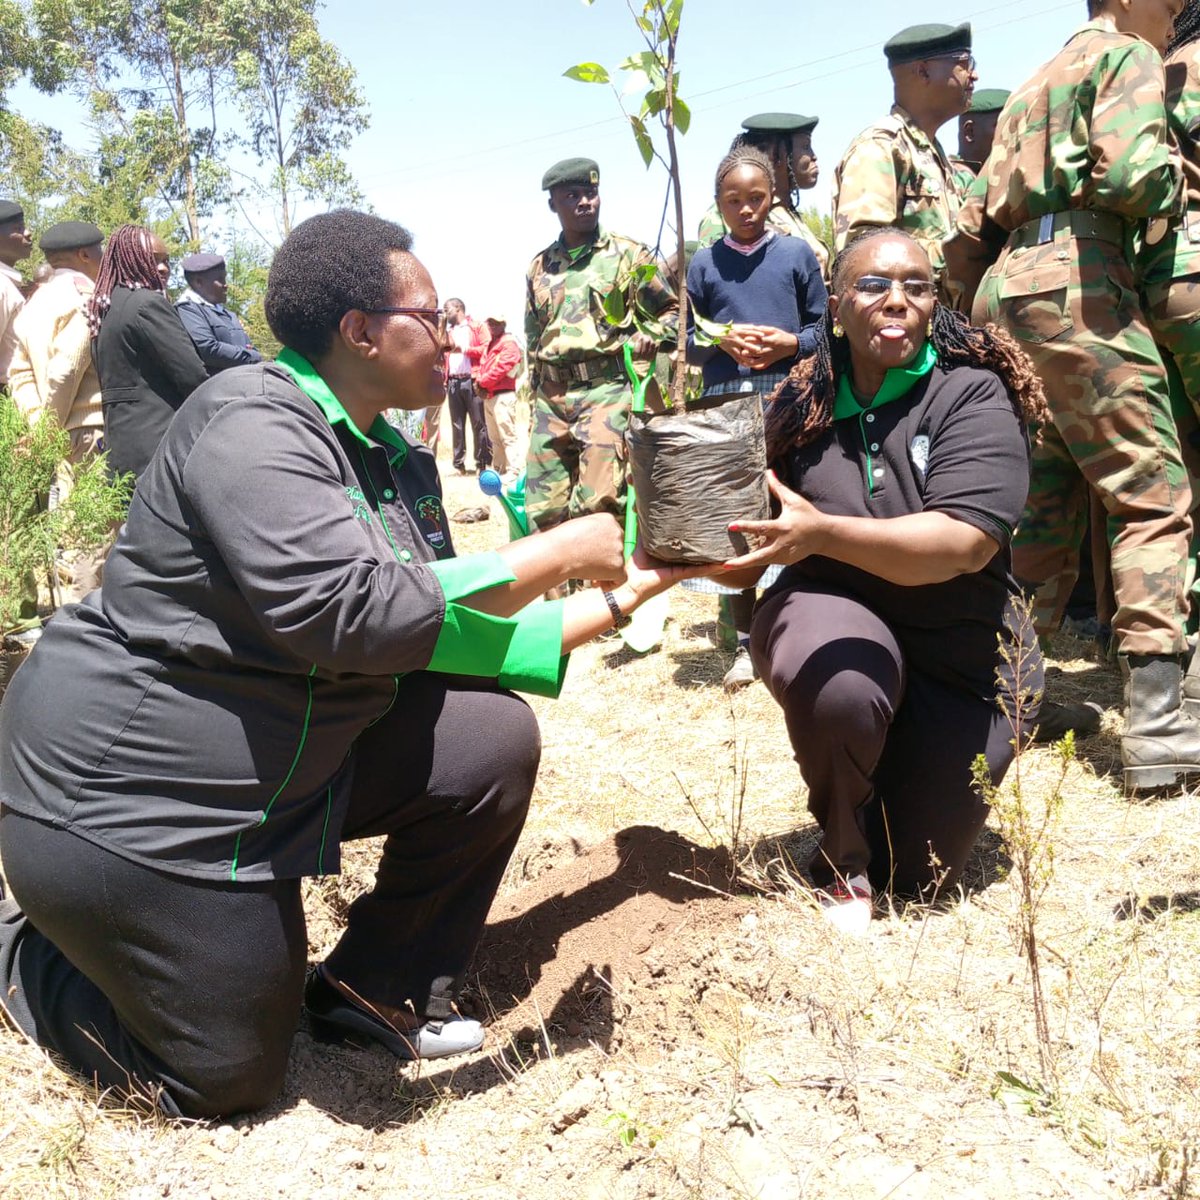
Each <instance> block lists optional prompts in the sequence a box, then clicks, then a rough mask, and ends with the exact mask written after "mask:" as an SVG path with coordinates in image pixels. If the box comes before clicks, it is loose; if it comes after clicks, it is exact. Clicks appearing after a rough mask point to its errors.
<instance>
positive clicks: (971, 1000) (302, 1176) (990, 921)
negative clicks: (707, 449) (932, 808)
mask: <svg viewBox="0 0 1200 1200" xmlns="http://www.w3.org/2000/svg"><path fill="white" fill-rule="evenodd" d="M472 488H473V483H472V481H469V480H465V479H464V480H450V481H449V492H450V496H449V503H448V508H449V511H450V512H452V513H453V512H454V511H455V510H456V508H458V507H463V506H466V505H468V504H474V503H476V502H477V500H476V495H475V494H473V493H472ZM498 515H499V514H497V517H498ZM501 530H502V526H501V523H500V522H499V520H498V519H495V518H494V519H493V520H492V521H490V522H488V523H487V524H486V525H476V526H466V527H456V536H457V537H458V540H459V542H460V549H471V548H474V547H477V546H483V545H488V544H491V543H492V542H493V541H495V540H498V539H499V537H500V535H501ZM714 608H715V603H714V601H713V600H712V599H711V598H706V597H695V596H690V595H688V594H686V593H678V594H677V596H676V598H675V600H674V602H673V613H672V621H671V624H670V626H669V628H668V637H667V640H666V643H665V645H664V647H663V649H662V650H661V651H660V652H659V653H656V654H652V655H648V656H646V657H644V658H636V657H632V656H630V655H629V654H628V652H626V651H625V650H624V649H623V648H622V646H621V644H620V643H619V642H613V641H608V642H599V643H595V644H593V645H592V646H589V647H586V648H584V649H583V650H582V651H580V652H577V653H576V655H575V656H574V661H573V662H572V665H571V669H570V672H569V675H568V683H567V687H566V690H565V693H564V696H563V698H562V699H561V700H560V701H558V702H556V703H550V702H542V701H537V702H535V704H536V707H537V709H538V712H539V715H540V717H541V720H542V727H543V734H544V741H545V754H544V759H543V767H542V772H541V775H540V779H539V784H538V790H537V795H536V797H535V803H534V808H533V812H532V815H531V819H530V822H529V825H528V828H527V830H526V833H525V835H524V837H523V838H522V841H521V844H520V846H519V848H518V851H517V854H516V856H515V857H514V860H513V863H512V865H511V867H510V870H509V873H508V875H507V877H506V879H505V883H504V885H503V889H504V892H505V894H508V893H511V892H513V891H514V890H515V889H517V888H519V887H520V886H521V885H522V883H524V882H525V881H527V880H529V879H532V878H536V877H537V876H539V875H540V874H541V873H542V872H543V871H545V870H546V869H547V868H549V867H551V866H553V865H554V864H555V863H556V862H561V861H563V860H564V859H569V858H571V857H573V856H574V855H576V854H578V853H580V852H582V851H583V850H584V849H585V848H586V847H588V846H591V845H594V844H596V843H598V842H601V841H603V840H604V839H605V838H607V837H609V836H611V835H612V834H614V833H615V832H617V831H619V830H621V829H623V828H626V827H627V826H630V825H635V824H650V825H658V826H661V827H662V828H664V829H672V830H678V831H679V832H680V833H681V834H683V835H684V836H686V837H688V838H690V839H692V840H695V841H697V842H699V843H704V844H712V843H721V844H726V845H733V844H735V843H736V844H737V845H738V846H739V848H740V855H739V856H740V859H741V861H742V866H743V876H744V879H745V881H746V883H747V884H748V885H749V886H748V887H747V893H746V896H745V898H744V899H743V900H741V901H740V902H739V903H738V905H737V906H736V911H733V910H730V911H731V912H732V915H731V916H730V917H729V918H728V920H727V922H726V923H725V925H723V926H722V927H721V931H720V936H714V937H712V938H711V939H709V940H708V941H707V942H697V941H696V940H695V939H694V938H693V939H692V940H691V941H688V940H687V938H686V937H685V936H684V934H682V933H681V935H680V939H679V942H678V954H677V956H676V957H675V958H671V957H670V951H671V947H669V946H664V947H660V950H661V951H662V953H663V954H664V956H665V957H666V959H667V961H668V963H669V967H668V969H667V970H665V971H664V972H661V973H660V974H658V975H656V976H655V977H653V978H651V979H648V980H645V981H643V982H641V983H637V984H634V983H632V982H630V981H624V980H620V979H618V980H615V981H614V984H613V986H614V988H615V989H616V990H618V991H619V993H620V995H619V999H620V1003H619V1004H618V1005H616V1006H615V1008H616V1009H617V1010H618V1011H619V1012H620V1013H623V1014H625V1015H624V1016H623V1018H622V1019H621V1022H620V1023H621V1032H622V1036H621V1038H620V1040H619V1042H618V1043H616V1044H615V1048H610V1049H608V1050H604V1049H602V1048H601V1047H600V1046H599V1045H595V1044H593V1045H591V1046H588V1045H586V1044H583V1045H581V1044H579V1043H578V1042H577V1041H576V1042H572V1041H571V1040H570V1039H568V1038H565V1037H564V1036H563V1034H562V1031H561V1030H558V1029H556V1028H553V1027H549V1026H547V1027H545V1028H543V1029H542V1030H541V1031H539V1036H538V1039H537V1042H540V1044H527V1043H522V1044H517V1043H515V1042H514V1043H510V1044H508V1045H505V1046H497V1047H494V1048H493V1053H492V1056H491V1057H490V1058H489V1057H487V1056H483V1057H481V1058H480V1059H477V1060H474V1061H473V1062H471V1063H469V1064H466V1065H463V1066H461V1067H460V1066H455V1065H451V1066H448V1067H442V1066H438V1067H437V1069H435V1070H430V1069H426V1070H425V1071H424V1072H419V1071H415V1070H413V1069H412V1068H406V1067H398V1066H397V1065H396V1064H395V1063H393V1062H392V1061H391V1060H390V1059H388V1058H387V1056H386V1055H383V1054H375V1053H374V1052H371V1053H368V1054H354V1053H352V1052H349V1051H326V1052H324V1053H325V1054H326V1057H325V1058H324V1059H321V1060H320V1062H324V1063H325V1064H326V1067H325V1068H324V1069H326V1070H334V1069H336V1070H337V1071H339V1072H341V1081H340V1083H339V1087H342V1088H343V1090H344V1091H345V1092H346V1093H347V1094H348V1095H349V1094H351V1093H353V1095H354V1097H355V1104H356V1105H357V1107H354V1106H351V1105H350V1104H349V1102H348V1101H347V1104H346V1106H345V1107H343V1108H336V1107H335V1106H333V1105H331V1104H328V1103H325V1102H323V1101H321V1100H320V1099H319V1098H317V1097H316V1096H314V1095H310V1094H309V1093H307V1092H305V1091H304V1090H303V1088H301V1089H300V1096H301V1098H300V1099H296V1098H295V1097H293V1098H292V1100H291V1101H290V1102H289V1103H287V1104H286V1105H284V1106H281V1107H280V1108H278V1109H276V1110H272V1111H271V1112H269V1113H267V1114H264V1115H261V1116H258V1117H253V1118H246V1119H242V1120H239V1121H237V1122H235V1123H234V1127H232V1128H230V1127H221V1128H217V1129H213V1128H211V1127H206V1126H194V1125H185V1124H172V1123H169V1122H166V1121H161V1120H154V1119H148V1118H145V1117H138V1116H134V1115H131V1114H127V1113H123V1112H119V1111H115V1110H114V1109H112V1108H109V1107H107V1106H105V1105H102V1104H98V1103H97V1102H96V1098H95V1097H91V1096H89V1095H87V1094H86V1093H85V1092H84V1091H83V1090H82V1089H80V1088H78V1087H77V1086H75V1085H74V1084H73V1083H71V1082H70V1081H68V1080H67V1079H66V1078H65V1077H63V1076H62V1075H60V1074H59V1073H58V1072H57V1071H56V1070H54V1069H53V1067H51V1066H50V1065H48V1063H47V1062H46V1060H45V1058H44V1056H43V1055H42V1054H41V1053H40V1052H39V1051H37V1050H36V1049H35V1048H32V1047H30V1046H28V1045H26V1044H24V1043H23V1042H22V1041H21V1040H19V1039H18V1038H16V1037H14V1036H11V1035H7V1034H5V1035H2V1036H0V1077H2V1078H3V1079H4V1082H5V1086H4V1088H3V1091H2V1092H0V1200H9V1198H12V1200H16V1198H18V1197H19V1198H21V1200H25V1198H27V1197H28V1198H40V1197H58V1196H62V1197H89V1198H90V1197H114V1198H116V1197H120V1198H122V1200H127V1198H128V1200H149V1198H150V1197H156V1196H171V1197H184V1198H186V1200H194V1198H206V1200H207V1198H209V1197H216V1198H218V1200H220V1198H222V1197H223V1198H226V1200H232V1198H235V1197H237V1198H241V1197H245V1198H247V1200H250V1198H258V1197H263V1196H275V1195H289V1196H293V1197H303V1198H304V1200H321V1198H326V1197H328V1198H332V1197H344V1196H350V1195H358V1194H366V1195H372V1196H378V1197H391V1196H397V1195H406V1196H414V1197H426V1196H429V1197H433V1196H439V1197H440V1196H444V1195H454V1196H464V1197H465V1196H473V1197H495V1198H497V1200H499V1198H500V1197H506V1198H507V1197H512V1196H514V1195H519V1196H522V1197H533V1198H534V1200H560V1198H561V1197H562V1196H565V1195H570V1194H578V1195H579V1197H580V1198H581V1200H592V1198H596V1200H598V1198H600V1197H643V1196H644V1197H650V1196H656V1197H702V1198H704V1200H713V1198H724V1197H774V1198H777V1200H800V1197H821V1198H824V1197H829V1198H833V1197H841V1196H843V1195H854V1196H855V1197H856V1200H863V1198H868V1197H869V1198H870V1200H883V1198H884V1197H889V1198H891V1200H913V1198H917V1197H925V1196H929V1197H934V1196H936V1197H938V1200H944V1198H946V1197H971V1198H972V1200H977V1198H984V1200H987V1198H990V1197H996V1198H997V1200H999V1198H1000V1197H1005V1198H1007V1197H1009V1196H1011V1195H1013V1194H1021V1195H1025V1196H1032V1197H1050V1196H1063V1197H1068V1196H1069V1197H1080V1196H1083V1197H1090V1196H1138V1197H1147V1198H1148V1197H1151V1196H1156V1197H1157V1196H1166V1197H1186V1196H1192V1195H1196V1194H1197V1193H1198V1191H1200V1189H1197V1186H1196V1183H1195V1179H1194V1174H1195V1172H1196V1171H1197V1170H1200V1167H1198V1166H1197V1165H1196V1163H1195V1154H1196V1147H1197V1145H1198V1144H1200V1097H1198V1096H1197V1081H1198V1080H1200V1032H1198V1031H1200V968H1198V965H1197V964H1198V963H1200V863H1198V859H1197V849H1196V848H1197V845H1198V844H1200V805H1198V803H1197V798H1196V796H1194V795H1192V794H1190V793H1184V794H1180V795H1172V796H1167V797H1158V798H1154V799H1150V800H1141V801H1137V802H1131V801H1129V800H1127V799H1125V798H1124V797H1123V796H1122V795H1121V793H1120V790H1119V779H1118V777H1117V776H1116V775H1114V774H1113V771H1114V768H1115V765H1116V762H1117V752H1116V740H1115V739H1116V732H1117V722H1116V716H1115V714H1114V713H1110V715H1109V717H1108V719H1107V720H1106V724H1105V729H1104V730H1103V731H1102V733H1101V734H1100V735H1098V736H1097V737H1095V738H1092V739H1089V740H1088V741H1087V742H1085V743H1083V744H1082V745H1081V747H1080V754H1079V758H1078V761H1077V762H1075V763H1074V764H1073V765H1072V766H1071V767H1070V769H1069V771H1068V775H1067V781H1066V786H1065V788H1064V807H1063V815H1062V822H1061V828H1060V832H1059V835H1058V844H1057V847H1056V882H1055V885H1054V887H1053V889H1052V890H1051V892H1050V894H1049V896H1048V897H1047V900H1046V903H1045V906H1044V909H1043V912H1042V914H1041V916H1040V918H1039V922H1040V937H1041V942H1042V946H1043V960H1042V969H1043V975H1044V983H1045V986H1046V991H1047V995H1048V1001H1049V1017H1050V1029H1051V1036H1052V1039H1053V1049H1054V1055H1055V1065H1056V1074H1057V1079H1058V1087H1057V1090H1056V1091H1055V1092H1053V1093H1051V1092H1049V1091H1048V1090H1047V1089H1044V1088H1043V1086H1042V1082H1041V1081H1040V1080H1039V1079H1038V1077H1037V1076H1038V1047H1037V1040H1036V1036H1035V1031H1034V1023H1033V1018H1032V1014H1031V1012H1030V1009H1029V1003H1028V999H1029V993H1028V980H1027V977H1026V967H1025V964H1024V960H1023V957H1022V954H1021V947H1020V945H1019V937H1018V926H1019V922H1018V920H1017V917H1018V912H1017V896H1016V892H1015V890H1014V888H1013V887H1012V886H1011V884H1010V882H1009V881H1008V880H1007V879H1006V876H1005V872H1006V869H1007V857H1006V854H1005V851H1004V848H1003V846H1002V845H1000V843H999V840H998V838H997V837H996V835H995V834H994V833H993V832H990V831H989V832H988V833H986V834H985V836H984V838H983V840H982V841H981V844H980V847H979V849H978V852H977V853H976V856H975V858H974V860H973V863H972V866H971V869H970V871H969V874H968V884H969V887H968V890H967V891H966V892H965V893H964V894H960V895H958V896H955V897H950V898H947V899H946V900H945V901H943V903H941V904H940V905H938V906H937V907H935V908H928V907H925V908H920V907H914V906H909V907H908V908H907V909H906V910H904V911H903V912H895V913H892V914H890V915H887V916H885V917H883V918H882V919H880V920H877V921H876V922H875V926H874V928H873V930H872V932H871V935H870V936H869V938H867V939H865V940H864V941H861V942H854V941H849V942H848V941H845V940H842V939H840V938H838V937H837V936H836V935H835V934H834V933H833V932H832V931H831V930H830V929H829V928H828V927H827V926H826V924H825V923H824V922H823V921H822V920H821V918H820V916H819V914H818V913H817V912H816V910H815V909H814V907H813V904H812V901H811V898H810V897H809V895H808V893H807V891H806V890H805V889H804V887H803V886H802V885H801V884H800V883H799V882H797V874H798V871H799V866H800V865H802V864H803V863H804V862H805V861H806V859H807V856H808V853H809V852H810V850H811V844H812V827H811V824H810V822H809V821H808V818H807V815H806V813H805V811H804V807H803V796H802V791H801V787H800V783H799V779H798V776H797V772H796V768H795V765H794V763H793V762H792V760H791V755H790V751H789V748H788V745H787V740H786V737H785V735H784V731H783V725H782V721H781V719H780V716H779V713H778V711H777V710H776V709H775V707H774V705H773V704H772V702H771V701H770V700H769V699H768V697H767V696H766V695H765V693H764V691H763V689H762V688H761V687H754V688H751V689H748V690H747V691H745V692H743V693H741V694H739V695H737V696H735V697H733V698H732V699H730V698H727V697H726V696H725V695H724V694H723V693H722V692H721V690H720V686H719V680H720V676H721V674H722V673H723V670H724V668H725V666H726V658H725V656H723V655H721V654H719V653H717V652H715V651H714V650H713V649H712V647H711V643H710V641H709V635H710V634H711V633H712V630H713V618H714ZM1081 650H1082V647H1081V646H1080V645H1079V644H1078V643H1075V642H1073V641H1071V640H1070V639H1064V640H1063V641H1062V642H1061V643H1060V644H1059V645H1058V646H1057V647H1056V652H1057V658H1056V666H1057V667H1058V668H1059V669H1060V670H1059V672H1057V673H1056V675H1055V677H1054V680H1053V682H1052V689H1053V691H1054V692H1055V693H1056V694H1062V693H1063V692H1064V691H1065V692H1067V693H1071V692H1075V693H1076V694H1083V693H1086V694H1096V692H1097V691H1098V692H1099V694H1100V695H1101V696H1102V698H1104V699H1105V700H1106V702H1108V703H1110V704H1114V703H1115V702H1116V695H1115V680H1114V678H1113V675H1112V673H1111V672H1107V671H1103V672H1101V671H1098V670H1097V669H1096V668H1094V667H1093V666H1092V665H1091V664H1090V663H1088V662H1087V661H1086V660H1085V659H1083V658H1081V657H1078V655H1079V654H1080V652H1081ZM1054 769H1055V768H1054V764H1053V761H1052V759H1051V756H1050V755H1049V754H1048V753H1047V752H1045V751H1042V750H1035V751H1032V752H1030V753H1029V755H1028V757H1027V760H1026V786H1027V787H1031V788H1034V789H1036V788H1038V787H1040V786H1045V781H1046V780H1048V779H1050V778H1051V777H1052V776H1053V774H1054ZM739 805H740V808H741V814H740V818H739V816H738V807H739ZM370 854H371V850H370V847H369V846H364V847H355V848H353V849H352V850H351V852H350V854H349V855H348V863H347V871H346V874H345V875H344V876H343V877H342V878H341V879H340V880H336V881H325V882H322V883H320V884H313V885H311V886H310V887H309V889H308V904H309V912H310V916H311V919H312V931H313V942H314V946H313V948H314V952H315V953H319V952H320V951H321V950H322V949H323V948H324V947H325V945H326V944H327V943H328V941H329V940H330V939H331V938H332V936H333V935H334V931H335V928H336V923H337V921H338V919H339V917H340V915H341V913H342V912H343V911H344V905H345V903H346V902H347V901H348V899H349V898H351V897H352V896H353V895H354V894H355V893H356V891H357V890H358V889H359V888H361V887H362V886H364V883H365V882H366V881H367V880H369V872H370ZM302 1040H304V1039H303V1035H302ZM304 1044H305V1045H306V1046H307V1042H306V1040H305V1041H304ZM305 1052H306V1053H309V1054H312V1053H314V1052H312V1050H311V1047H309V1048H308V1049H307V1050H306V1051H305Z"/></svg>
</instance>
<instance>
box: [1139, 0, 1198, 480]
mask: <svg viewBox="0 0 1200 1200" xmlns="http://www.w3.org/2000/svg"><path fill="white" fill-rule="evenodd" d="M1166 106H1167V123H1168V125H1169V127H1170V130H1171V134H1172V137H1173V138H1174V140H1175V145H1176V146H1177V148H1178V149H1179V151H1180V153H1181V158H1182V167H1183V175H1184V187H1185V194H1186V209H1185V211H1184V212H1183V213H1181V214H1180V215H1179V216H1178V217H1176V218H1173V219H1172V220H1171V221H1170V223H1169V225H1168V227H1167V232H1166V234H1165V235H1164V236H1163V237H1162V238H1160V239H1159V240H1158V241H1157V242H1155V243H1154V244H1148V243H1146V242H1145V241H1143V245H1142V247H1141V254H1140V258H1139V263H1138V270H1139V276H1140V283H1141V292H1142V297H1143V300H1144V303H1145V307H1146V316H1147V318H1148V319H1149V322H1150V328H1151V329H1152V330H1153V331H1154V336H1155V338H1156V339H1157V340H1158V343H1159V345H1160V347H1162V349H1163V350H1164V357H1166V356H1168V355H1169V357H1170V359H1171V361H1172V363H1173V365H1174V366H1175V367H1176V368H1177V370H1178V372H1179V379H1180V383H1181V385H1182V389H1183V392H1184V393H1185V394H1186V397H1187V399H1188V400H1189V401H1190V403H1191V405H1192V406H1194V408H1195V409H1196V410H1197V411H1200V140H1198V139H1200V132H1198V131H1200V3H1197V2H1196V0H1191V2H1190V3H1189V4H1188V6H1187V8H1186V9H1185V11H1184V14H1183V16H1181V17H1180V19H1179V21H1178V22H1177V24H1176V30H1175V37H1174V39H1173V41H1172V43H1171V47H1170V50H1169V52H1168V54H1167V57H1166ZM1177 407H1178V406H1177ZM1193 474H1195V469H1194V468H1193Z"/></svg>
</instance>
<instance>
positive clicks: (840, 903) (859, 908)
mask: <svg viewBox="0 0 1200 1200" xmlns="http://www.w3.org/2000/svg"><path fill="white" fill-rule="evenodd" d="M872 897H873V893H872V891H871V883H870V880H868V879H867V877H866V876H865V875H851V876H850V877H849V878H848V879H845V880H842V879H838V880H837V882H836V883H834V884H833V886H832V887H829V888H824V889H822V890H821V891H819V892H818V893H817V898H818V900H819V901H820V903H821V911H822V912H823V913H824V914H825V919H826V920H827V921H828V922H829V923H830V925H832V926H833V927H834V928H835V929H838V930H840V931H841V932H842V933H846V934H850V935H851V936H852V937H862V936H863V935H864V934H865V933H866V932H867V930H868V929H870V928H871V914H872Z"/></svg>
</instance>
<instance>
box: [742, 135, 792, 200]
mask: <svg viewBox="0 0 1200 1200" xmlns="http://www.w3.org/2000/svg"><path fill="white" fill-rule="evenodd" d="M792 137H793V135H792V134H791V133H776V132H775V131H774V130H772V131H770V132H764V131H763V130H761V129H756V130H752V131H747V132H745V133H739V134H738V135H737V137H735V138H734V139H733V142H732V144H731V145H730V147H729V149H730V151H731V152H732V151H734V150H738V149H741V148H742V147H753V148H754V149H756V150H761V151H762V152H763V153H764V154H765V155H766V156H767V159H768V161H769V162H770V164H771V172H770V174H769V175H768V176H767V178H768V179H770V180H771V186H772V187H774V186H775V163H776V162H782V163H783V164H784V166H785V167H787V182H788V189H787V195H786V196H781V197H780V199H781V200H782V201H783V203H784V204H786V205H787V206H788V208H790V209H791V210H792V211H793V212H794V211H795V210H796V208H797V207H798V205H799V203H800V184H799V182H798V181H797V179H796V172H795V169H794V168H793V166H792Z"/></svg>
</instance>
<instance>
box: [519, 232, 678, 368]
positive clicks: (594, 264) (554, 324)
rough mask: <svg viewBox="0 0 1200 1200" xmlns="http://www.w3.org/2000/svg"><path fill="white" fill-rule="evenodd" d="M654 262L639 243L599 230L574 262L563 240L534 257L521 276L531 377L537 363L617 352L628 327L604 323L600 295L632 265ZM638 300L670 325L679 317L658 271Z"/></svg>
mask: <svg viewBox="0 0 1200 1200" xmlns="http://www.w3.org/2000/svg"><path fill="white" fill-rule="evenodd" d="M654 261H655V260H654V256H653V255H652V254H651V253H650V251H649V250H648V249H646V247H645V246H643V245H642V244H641V243H640V242H636V241H634V240H633V238H627V237H621V236H620V234H616V233H609V232H608V231H607V230H605V229H603V228H601V229H599V230H598V231H597V233H596V240H595V241H594V242H593V243H592V245H591V246H590V247H589V248H588V249H586V250H584V251H583V253H582V254H581V255H580V256H579V257H578V258H576V259H574V260H573V261H572V259H571V257H570V255H569V254H568V253H567V248H566V246H565V245H564V244H563V241H562V239H561V238H559V240H558V241H556V242H554V244H553V245H550V246H547V247H546V249H545V250H543V251H542V252H541V254H539V255H538V256H537V257H536V258H534V260H533V262H531V263H530V264H529V270H528V272H527V273H526V276H525V342H526V346H527V347H528V354H529V369H530V372H531V374H533V375H534V377H535V379H536V376H537V373H538V365H539V364H541V363H549V364H551V365H555V364H560V363H581V362H584V361H586V360H588V359H597V358H603V357H606V356H608V355H616V354H618V353H619V351H620V349H621V347H622V346H623V345H624V343H625V342H626V340H627V339H628V338H629V337H630V334H631V332H632V331H631V330H628V329H619V328H617V327H616V326H615V325H613V324H611V323H610V322H609V321H608V319H607V317H606V316H605V313H604V299H605V297H606V296H607V295H608V294H609V293H610V292H611V291H612V290H613V288H614V287H615V286H617V285H618V284H619V283H623V282H625V281H627V280H628V278H629V275H630V272H631V271H632V270H633V268H634V267H637V266H640V265H641V264H643V263H651V262H654ZM637 302H638V305H639V307H640V308H641V309H642V310H643V311H644V312H646V313H648V314H650V315H651V316H652V317H657V318H659V319H660V320H662V321H663V322H664V324H665V325H667V326H668V327H670V326H673V325H674V324H675V323H676V321H677V319H678V300H677V299H676V297H675V292H674V291H673V290H672V288H671V286H670V284H669V283H668V282H667V280H666V277H665V274H664V273H663V272H662V271H660V272H659V274H658V275H656V276H655V277H654V278H653V279H652V280H650V282H649V283H646V284H642V285H641V286H639V287H638V288H637Z"/></svg>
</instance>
